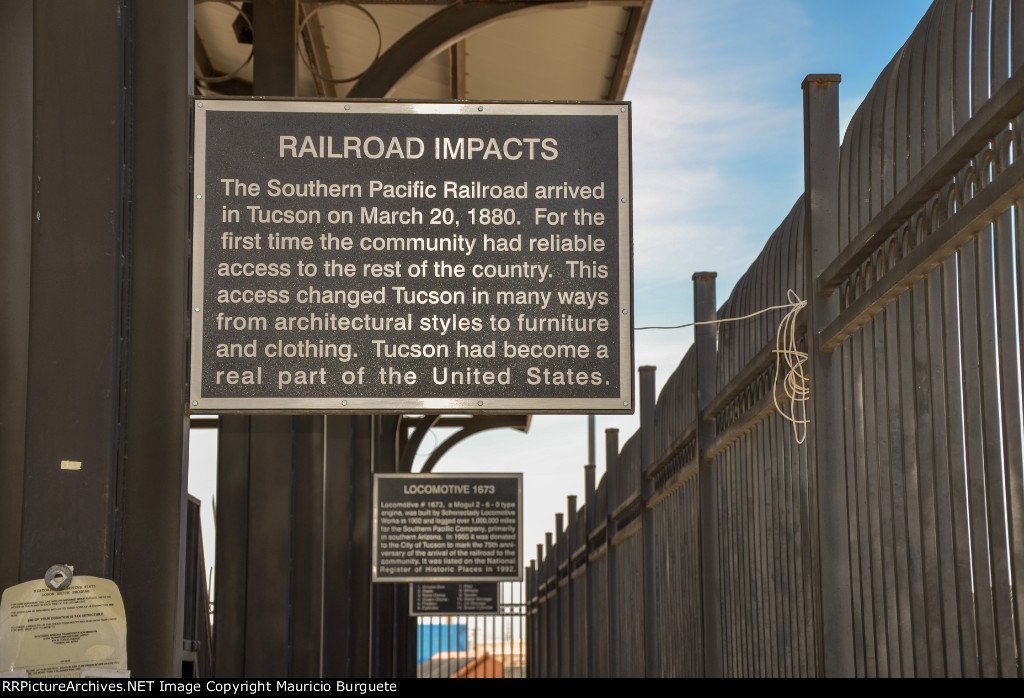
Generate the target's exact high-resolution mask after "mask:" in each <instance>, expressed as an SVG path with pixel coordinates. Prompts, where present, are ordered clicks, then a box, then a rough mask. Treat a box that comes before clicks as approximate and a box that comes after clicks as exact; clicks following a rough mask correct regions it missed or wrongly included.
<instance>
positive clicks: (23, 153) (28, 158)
mask: <svg viewBox="0 0 1024 698" xmlns="http://www.w3.org/2000/svg"><path fill="white" fill-rule="evenodd" d="M33 33H34V32H33V26H32V5H31V4H30V3H22V2H7V3H0V65H2V66H4V69H3V70H2V71H0V93H2V94H3V95H4V98H3V99H2V100H0V153H3V158H2V159H0V231H3V232H2V233H0V244H2V245H3V250H4V253H3V254H2V255H0V294H2V296H3V298H4V302H3V303H0V327H3V328H4V331H3V333H2V334H0V546H3V549H4V550H5V551H7V552H6V555H5V560H4V562H3V563H2V564H0V589H6V588H7V587H9V586H12V585H14V584H17V583H18V582H19V581H20V578H19V571H20V559H21V506H22V488H23V486H24V476H25V469H24V463H25V411H26V404H27V399H28V356H29V344H28V329H29V295H30V294H29V283H30V274H29V269H30V264H31V255H32V138H31V137H29V136H30V134H29V133H26V129H27V125H28V124H31V123H32V103H33V96H32V89H33V80H32V42H33Z"/></svg>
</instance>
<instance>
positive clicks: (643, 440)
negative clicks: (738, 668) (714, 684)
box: [640, 366, 661, 678]
mask: <svg viewBox="0 0 1024 698" xmlns="http://www.w3.org/2000/svg"><path fill="white" fill-rule="evenodd" d="M654 371H655V368H654V366H641V367H640V521H641V531H640V532H641V535H642V536H643V564H642V565H641V566H640V569H641V571H642V574H643V576H644V578H643V590H644V606H643V608H644V675H645V676H647V677H648V678H651V677H656V676H660V675H661V666H660V665H661V662H660V661H659V659H660V657H659V653H658V579H657V576H656V575H655V572H654V562H655V560H656V559H657V555H656V553H655V542H654V512H653V511H652V510H651V509H650V508H649V506H648V503H649V502H650V501H651V500H652V499H654V480H652V479H651V478H650V477H649V475H650V472H651V467H652V466H653V465H654V409H655V407H656V405H657V401H656V397H657V396H656V394H655V389H654Z"/></svg>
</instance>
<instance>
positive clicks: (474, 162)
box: [190, 99, 633, 413]
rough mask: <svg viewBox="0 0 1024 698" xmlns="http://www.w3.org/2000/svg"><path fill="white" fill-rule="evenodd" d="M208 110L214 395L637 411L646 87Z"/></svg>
mask: <svg viewBox="0 0 1024 698" xmlns="http://www.w3.org/2000/svg"><path fill="white" fill-rule="evenodd" d="M194 111H195V136H194V139H195V141H194V155H195V158H194V192H193V204H194V216H193V268H192V279H193V281H192V283H193V288H192V305H191V315H192V354H191V356H192V365H191V395H190V406H191V410H192V411H193V412H199V413H203V412H207V413H217V412H231V411H237V412H257V411H260V410H274V411H278V412H301V411H304V410H306V411H315V412H327V411H330V412H395V411H434V412H452V411H458V412H464V413H481V412H495V411H498V412H502V411H505V412H609V413H613V412H632V410H633V403H632V394H633V370H632V363H633V352H632V334H631V328H632V320H631V318H632V306H631V303H632V294H631V287H632V286H631V284H632V280H631V233H630V222H631V213H630V212H631V206H632V193H631V191H630V154H629V118H630V112H629V106H628V105H626V104H621V103H619V104H600V105H588V104H554V103H544V104H524V103H513V104H491V103H487V104H466V103H459V104H453V103H445V104H441V103H437V104H413V103H403V102H336V101H332V102H323V101H308V102H296V101H292V102H275V101H267V100H229V99H202V100H196V102H195V110H194Z"/></svg>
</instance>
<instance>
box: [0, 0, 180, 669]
mask: <svg viewBox="0 0 1024 698" xmlns="http://www.w3.org/2000/svg"><path fill="white" fill-rule="evenodd" d="M9 5H11V6H10V7H7V6H5V7H4V8H3V10H2V11H0V23H2V24H3V25H4V26H3V29H2V30H0V31H2V32H3V34H4V37H5V38H9V39H10V43H7V41H4V42H3V43H4V47H3V49H2V50H3V51H4V52H7V51H18V52H19V54H20V55H19V56H18V57H17V59H16V60H14V61H13V62H11V63H5V66H6V67H7V68H8V69H9V70H8V73H9V74H6V75H5V76H4V79H3V84H4V87H5V88H10V92H7V90H6V89H5V95H7V97H6V99H5V100H4V101H5V103H4V106H3V108H2V110H0V123H2V124H6V125H7V126H8V128H6V129H4V136H3V138H4V139H5V140H6V139H8V138H18V139H19V140H20V141H21V143H8V145H9V146H10V148H9V149H8V147H4V149H3V152H4V158H3V164H2V166H0V173H2V184H3V186H2V188H3V189H4V194H3V197H2V199H0V201H2V206H0V215H2V216H3V223H4V230H5V233H4V244H5V250H4V255H3V256H4V260H3V263H2V265H3V268H2V276H3V277H4V282H3V283H4V290H5V292H6V291H8V290H10V292H11V300H10V302H9V304H8V303H5V305H7V308H5V311H4V315H3V320H4V322H5V323H6V322H7V321H8V320H9V321H10V322H11V324H10V325H7V324H5V332H4V335H3V340H2V342H3V347H4V349H3V352H2V357H3V359H2V362H0V368H2V371H3V375H2V376H0V391H2V393H3V394H2V401H3V403H4V405H3V412H0V423H2V427H0V428H2V430H3V433H2V434H0V441H3V442H4V444H3V446H2V447H0V448H3V454H2V455H3V471H4V473H3V476H2V482H0V489H2V490H3V491H4V493H3V495H0V496H2V508H3V509H4V512H5V513H4V515H3V517H2V520H0V531H2V533H0V535H2V536H3V544H4V545H5V546H7V545H9V546H10V547H9V548H8V549H9V550H11V551H14V552H11V553H10V554H9V557H7V558H5V561H8V564H5V565H3V567H4V573H3V577H4V580H3V581H4V583H5V584H6V583H11V582H16V581H26V580H31V579H39V578H41V577H42V576H43V573H44V572H45V571H46V569H47V567H49V566H50V565H52V564H54V563H57V562H61V563H67V564H70V565H73V566H74V568H75V573H76V574H79V575H95V576H100V577H105V578H112V579H114V581H116V582H117V583H118V585H119V586H120V588H121V592H122V596H123V597H124V602H125V610H126V615H127V622H128V642H129V645H128V663H129V668H130V669H131V670H132V671H133V672H135V673H136V674H137V675H144V676H165V677H170V676H178V675H180V671H181V652H182V646H181V642H182V623H183V615H184V613H183V604H184V592H183V584H184V564H183V563H184V555H183V545H184V537H185V492H184V483H185V468H184V458H185V453H186V450H187V448H186V444H187V424H186V420H185V380H184V375H185V349H184V347H185V342H184V338H185V336H186V320H185V318H186V317H187V311H186V305H185V302H186V299H187V289H186V281H187V270H186V262H185V260H186V259H187V258H188V257H187V248H186V245H187V240H186V237H185V236H184V235H167V230H168V229H171V230H187V227H188V199H187V196H186V192H187V190H188V162H189V160H188V152H189V146H188V138H189V125H188V120H187V118H185V117H184V116H183V115H184V114H187V113H188V99H189V94H190V86H191V65H192V56H191V48H192V46H191V37H192V29H191V27H192V14H191V12H192V5H191V3H188V2H166V3H159V4H150V3H141V2H122V1H120V0H96V1H94V2H89V3H73V4H71V5H68V4H67V3H63V2H57V1H56V0H38V1H37V2H35V3H32V4H28V9H27V11H26V9H25V7H23V6H24V5H25V3H9ZM15 5H17V6H15ZM169 28H170V29H169ZM8 32H12V33H13V36H11V37H8V36H7V34H8ZM19 65H20V66H21V67H22V68H24V70H23V71H17V70H14V68H15V67H17V66H19ZM58 76H59V78H60V80H59V81H56V78H57V77H58ZM28 80H31V81H32V82H31V85H29V83H27V82H26V81H28ZM15 119H18V120H19V121H20V123H15ZM26 143H27V144H28V146H27V147H28V148H30V149H31V150H30V151H28V150H26V146H25V145H24V144H26ZM28 152H30V153H31V160H27V159H26V154H27V153H28ZM26 213H28V214H29V216H28V217H27V218H26V217H25V214H26ZM8 222H10V223H11V226H10V227H9V228H8V227H7V225H6V224H7V223H8ZM26 261H27V264H26ZM15 266H18V267H19V268H15ZM7 272H11V273H10V276H8V275H7ZM8 377H13V378H12V380H11V382H10V383H8V382H7V378H8ZM15 412H17V413H20V416H13V417H12V415H14V413H15ZM18 431H20V434H19V433H17V432H18ZM8 436H10V437H11V438H10V440H8ZM8 458H10V459H11V460H8ZM19 470H20V472H19ZM19 519H20V521H18V520H19Z"/></svg>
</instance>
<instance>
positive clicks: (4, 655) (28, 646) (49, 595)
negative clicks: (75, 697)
mask: <svg viewBox="0 0 1024 698" xmlns="http://www.w3.org/2000/svg"><path fill="white" fill-rule="evenodd" d="M126 640H127V628H126V624H125V615H124V602H123V601H122V600H121V592H120V591H119V590H118V588H117V585H116V584H114V582H112V581H110V580H109V579H101V578H99V577H85V576H76V577H74V579H73V580H72V582H71V585H70V586H69V587H68V588H67V589H61V590H60V591H54V590H53V589H50V588H49V587H48V586H46V583H45V582H44V581H43V580H41V579H39V580H36V581H33V582H25V583H23V584H18V585H16V586H13V587H10V588H9V589H7V590H5V591H4V594H3V598H2V599H0V672H3V671H12V670H17V669H24V670H25V671H27V672H28V675H29V676H30V677H33V678H36V677H47V678H50V677H52V678H57V677H67V678H72V677H76V676H80V675H81V672H82V669H84V668H87V667H106V668H109V669H119V670H126V669H127V668H128V655H127V649H126V648H127V641H126Z"/></svg>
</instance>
